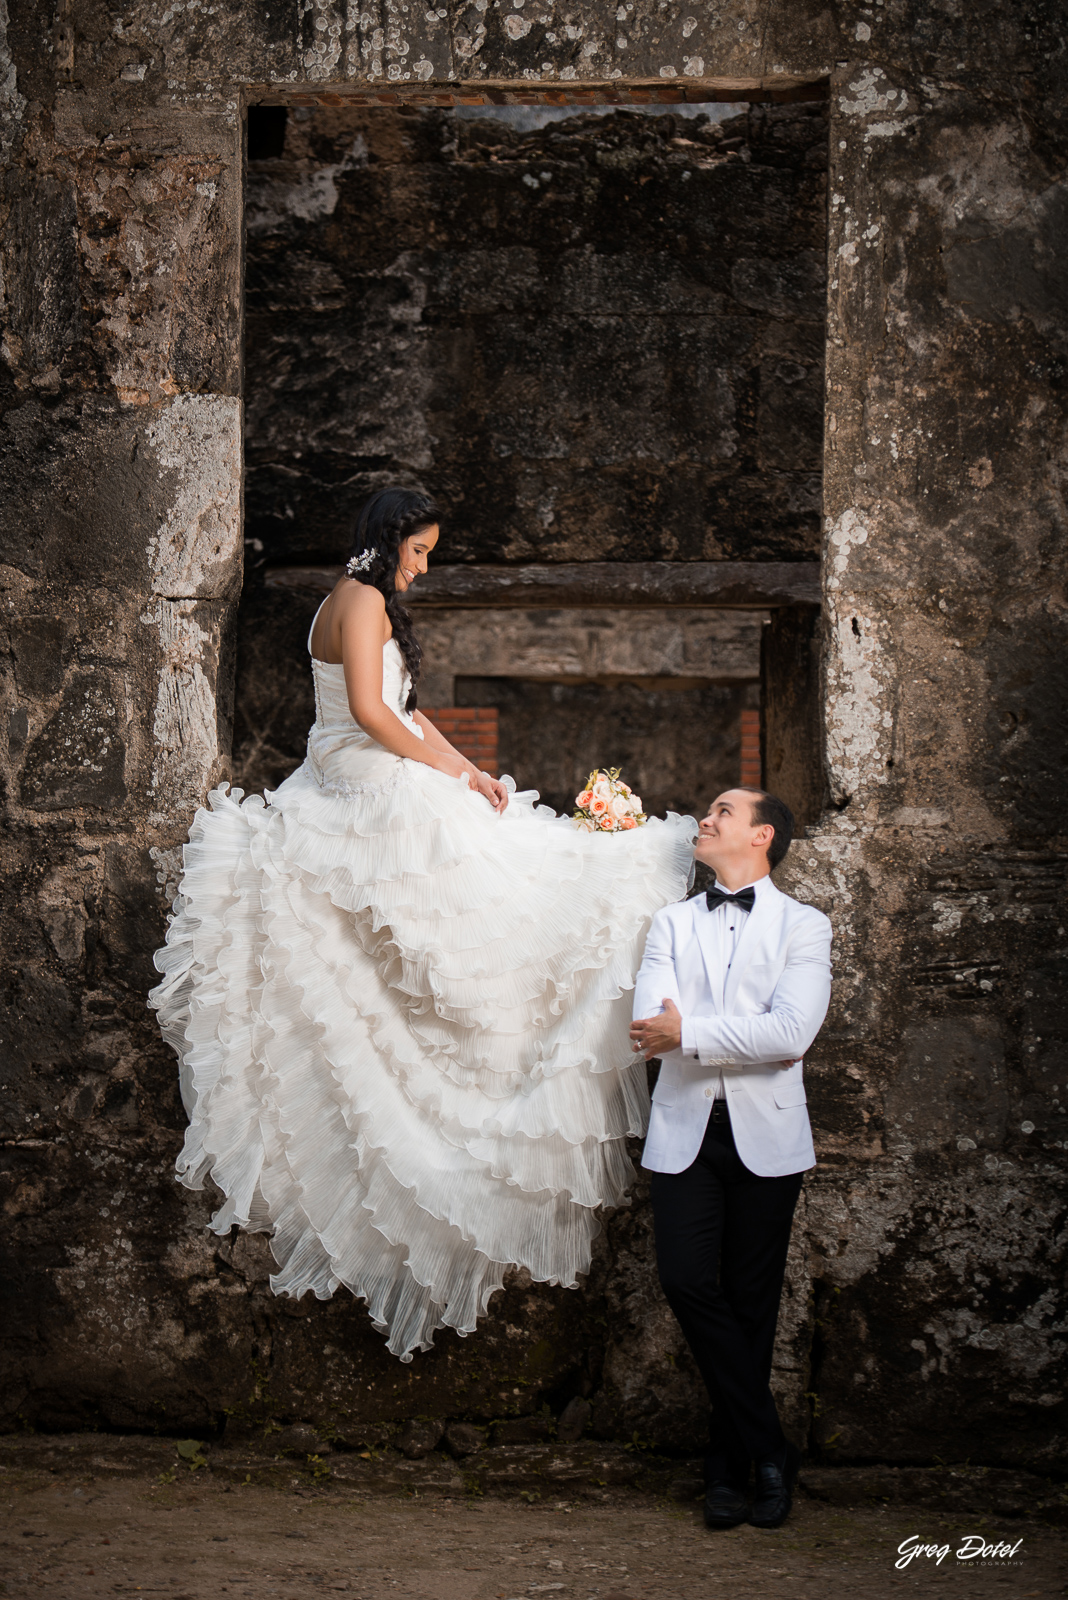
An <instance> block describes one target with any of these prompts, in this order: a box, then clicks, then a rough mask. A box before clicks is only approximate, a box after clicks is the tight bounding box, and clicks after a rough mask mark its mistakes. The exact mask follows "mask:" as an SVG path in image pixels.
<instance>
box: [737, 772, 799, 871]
mask: <svg viewBox="0 0 1068 1600" xmlns="http://www.w3.org/2000/svg"><path fill="white" fill-rule="evenodd" d="M740 787H741V792H742V794H751V795H755V796H756V798H755V800H754V801H753V809H752V812H751V815H752V818H753V827H754V828H774V829H775V834H774V837H773V838H772V841H771V843H770V844H769V845H768V865H769V866H770V867H771V870H772V872H774V871H775V868H776V867H777V866H778V865H779V862H780V861H781V860H782V858H783V856H784V855H785V854H786V852H787V850H789V848H790V841H791V840H792V839H793V836H794V814H793V812H792V811H791V810H790V807H789V806H788V805H787V804H786V801H785V800H780V799H779V797H778V795H777V794H769V793H768V791H767V790H766V789H754V788H752V787H750V785H749V784H747V783H743V784H742V785H740Z"/></svg>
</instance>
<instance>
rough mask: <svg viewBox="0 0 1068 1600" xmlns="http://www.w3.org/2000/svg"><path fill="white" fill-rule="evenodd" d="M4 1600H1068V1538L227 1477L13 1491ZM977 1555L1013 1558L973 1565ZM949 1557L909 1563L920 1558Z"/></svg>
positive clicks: (811, 1506)
mask: <svg viewBox="0 0 1068 1600" xmlns="http://www.w3.org/2000/svg"><path fill="white" fill-rule="evenodd" d="M0 1507H2V1534H0V1594H3V1595H5V1596H12V1597H16V1596H17V1597H20V1600H21V1597H23V1596H34V1597H35V1600H36V1597H40V1596H48V1597H50V1596H54V1597H56V1600H97V1597H101V1600H102V1597H104V1596H109V1597H110V1596H113V1595H145V1596H149V1595H153V1596H162V1597H164V1600H217V1597H219V1596H223V1595H226V1596H227V1597H228V1600H229V1597H231V1596H234V1597H236V1596H242V1595H245V1596H249V1597H250V1600H259V1597H260V1596H278V1597H280V1600H307V1597H309V1596H313V1595H323V1594H345V1595H349V1596H352V1597H353V1600H388V1597H397V1600H539V1597H542V1596H544V1597H545V1600H557V1597H559V1600H705V1597H712V1596H714V1597H717V1600H718V1597H721V1596H722V1597H724V1600H730V1597H733V1596H740V1595H759V1596H764V1595H769V1594H770V1595H780V1596H782V1597H783V1600H795V1597H798V1600H800V1597H807V1596H812V1597H814V1600H823V1597H825V1596H831V1595H833V1596H845V1597H848V1600H876V1597H878V1600H882V1597H887V1600H889V1597H897V1596H902V1597H904V1596H905V1595H910V1594H911V1595H928V1594H930V1595H933V1596H938V1597H946V1600H948V1597H950V1596H952V1597H954V1600H973V1597H980V1596H988V1595H989V1596H1011V1597H1012V1600H1028V1597H1035V1600H1038V1597H1043V1600H1044V1597H1046V1596H1050V1597H1052V1596H1058V1597H1060V1596H1063V1595H1065V1594H1068V1584H1066V1582H1065V1579H1066V1576H1068V1531H1066V1530H1064V1529H1061V1528H1050V1527H1048V1526H1041V1525H1038V1524H1034V1523H1030V1522H1027V1521H1024V1520H1020V1519H1017V1518H1001V1519H998V1518H994V1517H991V1516H989V1515H978V1516H974V1517H970V1516H968V1515H967V1514H961V1513H955V1514H954V1515H952V1516H951V1517H946V1516H945V1515H942V1514H938V1513H935V1514H928V1513H925V1512H924V1511H923V1510H922V1509H921V1508H918V1507H915V1506H905V1507H902V1506H887V1507H885V1508H882V1509H877V1508H872V1507H864V1508H861V1509H856V1510H850V1509H847V1508H843V1507H840V1506H827V1505H826V1504H820V1503H817V1502H814V1501H813V1500H811V1499H809V1498H807V1497H806V1495H805V1494H804V1493H802V1494H801V1495H800V1496H799V1498H798V1501H797V1503H796V1505H795V1509H794V1513H793V1515H792V1517H791V1519H790V1521H789V1523H788V1524H787V1525H786V1527H785V1528H783V1529H780V1530H778V1531H777V1532H774V1533H762V1532H759V1531H758V1530H756V1529H754V1528H748V1527H742V1528H738V1529H735V1530H733V1531H731V1532H730V1533H709V1532H708V1531H707V1530H706V1529H705V1528H704V1526H703V1524H702V1521H701V1515H700V1504H699V1503H698V1502H693V1503H690V1504H687V1505H685V1506H680V1505H677V1504H673V1503H672V1502H670V1501H669V1500H658V1499H656V1498H654V1497H652V1496H648V1495H640V1494H635V1493H633V1492H630V1491H619V1492H617V1493H614V1494H611V1495H609V1496H607V1497H606V1498H605V1499H604V1500H603V1501H602V1503H600V1504H590V1503H588V1502H583V1501H575V1502H567V1501H559V1502H556V1503H554V1504H552V1505H544V1504H528V1503H526V1502H525V1501H523V1500H522V1499H515V1498H509V1499H505V1498H500V1499H496V1498H491V1497H488V1496H487V1497H486V1498H483V1499H474V1500H472V1499H470V1498H466V1497H463V1498H459V1499H457V1498H450V1497H448V1496H441V1495H420V1494H419V1493H418V1492H416V1493H415V1494H414V1495H410V1496H408V1495H406V1496H404V1497H403V1498H398V1497H389V1496H384V1495H376V1496H363V1497H359V1498H357V1497H353V1496H352V1495H340V1494H339V1493H338V1492H337V1491H336V1490H332V1489H325V1490H322V1491H318V1490H316V1489H315V1488H308V1487H305V1486H302V1487H300V1488H298V1489H295V1490H294V1489H284V1488H281V1487H263V1486H262V1485H257V1484H253V1483H249V1484H245V1485H234V1484H229V1483H221V1482H219V1481H218V1480H217V1479H215V1478H213V1476H212V1474H210V1473H209V1472H203V1473H202V1474H197V1475H195V1476H194V1475H191V1476H190V1477H189V1478H188V1479H182V1478H177V1479H176V1481H174V1482H170V1483H168V1482H160V1481H159V1477H158V1475H157V1476H150V1475H149V1474H148V1473H139V1474H137V1475H136V1476H134V1477H133V1478H129V1477H127V1478H126V1479H125V1480H124V1481H121V1482H116V1481H114V1480H113V1479H112V1480H110V1481H109V1480H108V1479H107V1478H102V1477H99V1476H97V1477H94V1476H92V1475H89V1474H87V1473H86V1472H85V1471H84V1469H83V1468H80V1467H79V1469H77V1470H75V1471H72V1472H71V1473H70V1474H69V1475H67V1474H65V1473H61V1474H58V1475H57V1474H56V1472H55V1471H54V1470H53V1471H52V1472H50V1473H42V1472H36V1471H19V1472H11V1471H8V1472H7V1473H5V1475H4V1478H3V1480H2V1481H0ZM969 1535H973V1536H979V1535H981V1536H982V1537H983V1539H985V1540H986V1542H987V1544H988V1545H995V1544H999V1543H1002V1544H1003V1546H1004V1547H1011V1548H1012V1554H1011V1555H1006V1554H1005V1553H1004V1550H1003V1552H1002V1554H1001V1555H1000V1556H994V1557H992V1558H988V1559H986V1560H984V1559H983V1557H982V1556H977V1557H976V1558H975V1559H972V1560H968V1561H962V1560H958V1559H957V1555H956V1552H957V1550H958V1549H959V1548H960V1547H961V1545H962V1543H963V1541H964V1540H965V1538H966V1537H967V1536H969ZM917 1538H918V1539H919V1540H920V1541H922V1543H923V1544H925V1545H935V1546H939V1547H941V1546H943V1545H948V1546H949V1551H948V1553H947V1554H946V1555H945V1557H944V1559H943V1560H942V1561H941V1563H939V1562H938V1560H937V1558H936V1556H934V1555H932V1556H919V1557H917V1558H915V1559H914V1560H913V1561H912V1562H911V1563H910V1564H909V1565H908V1566H907V1567H906V1568H905V1569H904V1570H898V1569H897V1568H896V1567H895V1562H896V1561H897V1560H898V1559H900V1558H899V1556H898V1547H899V1546H900V1545H901V1544H902V1542H903V1541H905V1540H908V1539H911V1540H912V1541H913V1542H916V1540H917Z"/></svg>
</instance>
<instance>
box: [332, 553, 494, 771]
mask: <svg viewBox="0 0 1068 1600" xmlns="http://www.w3.org/2000/svg"><path fill="white" fill-rule="evenodd" d="M339 599H340V601H341V604H340V606H339V608H338V609H339V611H340V619H339V622H340V629H341V660H342V662H343V664H344V667H345V689H346V692H347V694H348V700H349V710H350V711H351V712H352V715H353V716H354V717H355V718H356V721H357V722H358V723H359V724H360V727H361V728H362V729H363V731H364V733H368V734H370V736H371V738H372V739H374V740H375V742H376V743H377V744H380V745H382V746H383V747H384V748H385V749H386V750H389V751H391V752H392V754H393V755H395V756H406V757H407V758H408V759H409V760H410V761H421V762H423V764H424V765H425V766H428V767H434V768H436V770H437V771H438V772H447V773H448V775H449V777H450V778H459V777H460V776H461V775H462V774H463V773H464V772H467V773H468V776H469V777H470V779H471V784H472V787H473V786H474V782H475V774H476V769H475V768H474V767H473V766H472V764H471V762H470V761H468V760H466V759H465V757H464V756H462V755H460V753H459V751H456V750H453V749H452V748H451V747H450V748H449V749H447V750H442V749H441V748H440V746H434V745H430V746H428V744H427V741H426V740H425V739H420V738H418V737H417V736H416V735H415V734H414V733H412V731H411V729H410V728H406V727H405V725H404V723H403V722H402V721H401V719H400V718H399V717H398V716H397V715H396V714H395V712H393V711H391V710H390V708H389V706H387V705H386V703H385V701H384V700H383V699H382V647H383V644H384V643H385V632H386V629H385V618H386V602H385V600H384V599H383V597H382V595H381V594H379V592H378V590H377V589H372V588H371V587H370V585H369V584H363V583H361V584H353V585H352V587H351V588H350V589H349V591H348V593H346V594H345V595H343V596H339Z"/></svg>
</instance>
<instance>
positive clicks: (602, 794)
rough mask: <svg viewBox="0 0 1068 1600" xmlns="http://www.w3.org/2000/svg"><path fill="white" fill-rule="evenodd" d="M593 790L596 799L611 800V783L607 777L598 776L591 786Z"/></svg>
mask: <svg viewBox="0 0 1068 1600" xmlns="http://www.w3.org/2000/svg"><path fill="white" fill-rule="evenodd" d="M593 792H594V794H595V795H596V796H597V798H598V800H611V798H612V785H611V784H610V783H609V781H608V779H607V778H598V780H597V782H596V783H595V784H594V786H593Z"/></svg>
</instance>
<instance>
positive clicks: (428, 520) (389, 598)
mask: <svg viewBox="0 0 1068 1600" xmlns="http://www.w3.org/2000/svg"><path fill="white" fill-rule="evenodd" d="M440 521H441V513H440V512H439V511H438V508H437V506H436V505H435V504H434V502H433V500H432V499H431V498H430V496H429V495H428V494H424V493H423V492H422V490H421V489H378V490H377V491H376V492H375V493H374V494H373V495H371V497H370V499H369V500H365V501H364V503H363V505H362V506H361V507H360V510H359V514H358V516H357V518H356V531H355V533H354V534H353V538H352V551H351V554H350V556H349V560H348V564H347V566H346V568H345V570H346V571H347V572H348V574H349V576H350V577H352V578H356V579H358V580H359V582H360V583H369V584H372V585H373V586H374V587H375V588H376V589H377V590H378V592H379V594H381V595H382V596H383V598H384V600H385V602H386V616H387V617H388V618H389V620H390V622H391V624H392V626H393V637H394V639H396V641H397V643H398V644H399V645H400V651H401V655H402V656H403V657H404V665H405V666H406V667H407V669H408V676H409V677H410V678H411V680H412V687H411V689H410V690H409V691H408V698H407V700H406V701H405V703H404V708H405V710H406V711H409V712H411V711H414V710H415V708H416V706H417V705H418V703H419V697H418V694H417V692H416V691H417V685H418V683H419V665H420V662H421V661H422V659H423V650H422V646H421V645H420V643H419V640H418V639H417V638H416V636H415V629H414V628H413V627H412V619H411V617H410V616H409V615H408V613H407V611H405V609H404V607H403V606H402V605H401V603H400V599H399V598H398V592H397V568H398V566H399V565H400V547H401V545H402V544H403V543H404V541H405V539H410V538H412V537H413V535H415V534H417V533H423V532H424V531H425V530H426V529H427V528H432V527H433V526H434V524H435V523H440Z"/></svg>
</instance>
